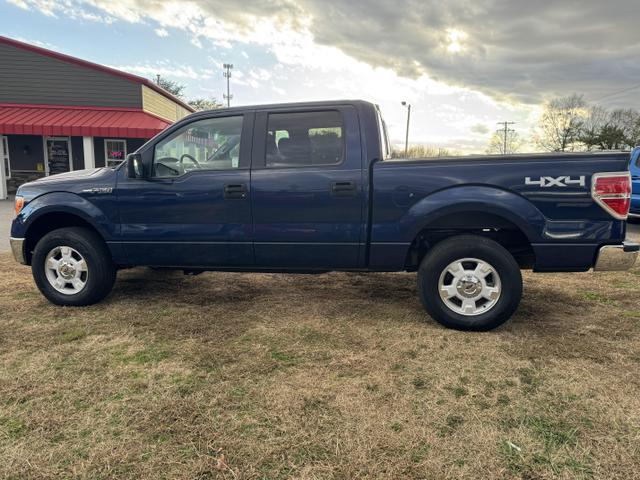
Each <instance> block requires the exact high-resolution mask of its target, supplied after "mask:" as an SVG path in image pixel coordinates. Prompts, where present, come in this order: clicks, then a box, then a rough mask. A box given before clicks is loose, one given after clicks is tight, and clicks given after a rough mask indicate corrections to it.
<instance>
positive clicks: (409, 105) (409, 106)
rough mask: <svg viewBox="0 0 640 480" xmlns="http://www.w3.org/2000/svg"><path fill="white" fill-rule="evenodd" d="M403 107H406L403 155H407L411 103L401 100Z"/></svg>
mask: <svg viewBox="0 0 640 480" xmlns="http://www.w3.org/2000/svg"><path fill="white" fill-rule="evenodd" d="M402 106H403V107H407V131H406V134H405V137H404V156H405V158H406V157H407V155H409V122H410V121H411V104H410V103H407V102H405V101H403V102H402Z"/></svg>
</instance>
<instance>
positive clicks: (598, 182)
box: [591, 172, 631, 220]
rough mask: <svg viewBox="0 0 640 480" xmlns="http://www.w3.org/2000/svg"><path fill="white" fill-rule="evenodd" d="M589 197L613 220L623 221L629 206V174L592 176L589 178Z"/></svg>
mask: <svg viewBox="0 0 640 480" xmlns="http://www.w3.org/2000/svg"><path fill="white" fill-rule="evenodd" d="M591 196H592V197H593V199H594V200H595V201H596V202H597V203H598V204H599V205H600V206H601V207H602V208H604V209H605V210H606V211H607V212H609V213H610V214H611V215H613V216H614V217H615V218H617V219H619V220H624V219H625V218H627V215H628V213H629V207H630V206H631V177H630V176H629V172H611V173H596V174H594V175H593V177H592V178H591Z"/></svg>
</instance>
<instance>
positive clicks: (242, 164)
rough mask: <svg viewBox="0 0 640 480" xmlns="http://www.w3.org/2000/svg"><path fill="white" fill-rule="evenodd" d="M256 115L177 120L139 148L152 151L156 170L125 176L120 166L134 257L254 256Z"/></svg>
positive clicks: (219, 262)
mask: <svg viewBox="0 0 640 480" xmlns="http://www.w3.org/2000/svg"><path fill="white" fill-rule="evenodd" d="M252 123H253V115H252V114H245V115H233V116H220V115H219V116H215V117H210V118H204V119H202V118H201V119H200V120H195V121H192V122H191V123H188V124H185V125H182V126H180V125H178V126H176V127H175V128H174V129H173V130H170V131H169V132H168V133H167V134H166V135H165V136H163V137H160V138H159V139H158V141H157V142H156V143H155V144H150V145H148V146H147V147H145V151H143V152H141V153H142V155H143V156H145V157H146V158H148V157H147V156H149V155H152V157H153V159H152V163H151V177H150V178H147V179H131V178H126V176H125V175H124V170H125V169H120V174H121V176H120V178H119V180H118V188H117V194H118V204H119V209H120V220H121V239H122V242H123V245H124V248H125V251H126V253H127V256H128V257H129V260H130V261H131V263H133V264H135V265H155V266H175V267H243V266H250V265H252V264H253V261H254V258H253V248H252V225H251V190H250V171H249V164H250V154H251V127H252ZM148 149H150V151H147V150H148Z"/></svg>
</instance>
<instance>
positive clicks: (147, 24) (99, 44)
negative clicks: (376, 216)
mask: <svg viewBox="0 0 640 480" xmlns="http://www.w3.org/2000/svg"><path fill="white" fill-rule="evenodd" d="M0 18H2V22H0V35H4V36H8V37H11V38H15V39H18V40H22V41H26V42H29V43H33V44H36V45H39V46H42V47H45V48H49V49H52V50H56V51H59V52H62V53H66V54H69V55H73V56H76V57H80V58H83V59H86V60H90V61H93V62H96V63H101V64H104V65H108V66H111V67H115V68H118V69H121V70H124V71H127V72H130V73H134V74H138V75H141V76H145V77H148V78H154V77H155V76H156V74H160V75H162V76H164V77H166V78H169V79H172V80H176V81H178V82H180V83H182V84H184V85H186V91H185V94H186V97H187V98H211V97H213V98H216V99H218V100H220V101H221V100H222V95H223V93H224V92H225V89H226V83H225V82H226V80H225V78H224V77H223V75H222V73H223V70H222V64H223V63H232V64H233V65H234V69H233V72H232V78H231V93H232V94H233V99H232V104H233V105H250V104H260V103H272V102H285V101H286V102H288V101H308V100H330V99H355V98H358V99H364V100H370V101H373V102H375V103H377V104H379V105H380V107H381V109H382V112H383V114H384V116H385V119H386V121H387V124H388V126H389V131H390V136H391V139H392V142H393V143H395V144H397V145H401V144H402V143H403V141H404V134H405V126H406V109H405V107H403V106H402V104H401V102H402V101H406V102H408V103H410V104H411V105H412V111H411V125H410V142H411V143H419V144H427V145H433V146H437V147H443V148H448V149H450V150H453V151H456V152H460V153H479V152H483V151H484V150H485V149H486V146H487V143H488V140H489V137H490V136H491V133H492V132H494V131H495V130H496V129H497V128H498V125H497V123H498V122H502V121H510V122H516V123H515V125H513V126H512V128H514V129H515V130H516V131H518V132H519V133H520V134H521V135H522V136H523V137H525V138H528V137H530V134H531V130H532V128H533V127H534V126H535V123H536V121H537V118H538V116H539V115H540V112H541V106H542V104H543V102H544V101H545V100H546V99H549V98H551V97H554V96H562V95H569V94H572V93H574V92H575V93H580V94H584V96H585V98H586V99H587V100H588V101H592V102H597V103H599V104H602V105H604V106H606V107H610V108H617V107H625V108H629V107H633V108H640V101H639V100H638V97H639V96H640V33H639V32H640V28H639V27H638V20H639V19H640V0H609V1H607V2H604V1H600V0H598V1H594V0H580V1H577V0H563V1H550V0H538V1H534V0H528V1H523V0H449V1H447V0H395V1H392V0H368V1H360V2H358V1H353V0H352V1H344V0H343V1H338V0H269V1H267V0H242V1H236V2H233V1H230V0H224V1H223V0H190V1H175V0H86V1H85V0H59V1H53V0H0ZM526 148H531V145H526V146H525V149H526Z"/></svg>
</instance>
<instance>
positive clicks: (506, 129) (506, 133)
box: [498, 122, 516, 155]
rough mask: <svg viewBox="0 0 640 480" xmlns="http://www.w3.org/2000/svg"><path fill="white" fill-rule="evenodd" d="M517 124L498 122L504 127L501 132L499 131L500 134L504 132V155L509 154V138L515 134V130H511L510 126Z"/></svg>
mask: <svg viewBox="0 0 640 480" xmlns="http://www.w3.org/2000/svg"><path fill="white" fill-rule="evenodd" d="M515 124H516V122H498V125H503V126H504V128H501V129H500V130H498V131H499V132H503V137H502V142H503V146H502V154H503V155H506V154H507V139H508V138H509V134H510V133H515V130H513V129H511V128H509V125H515Z"/></svg>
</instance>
